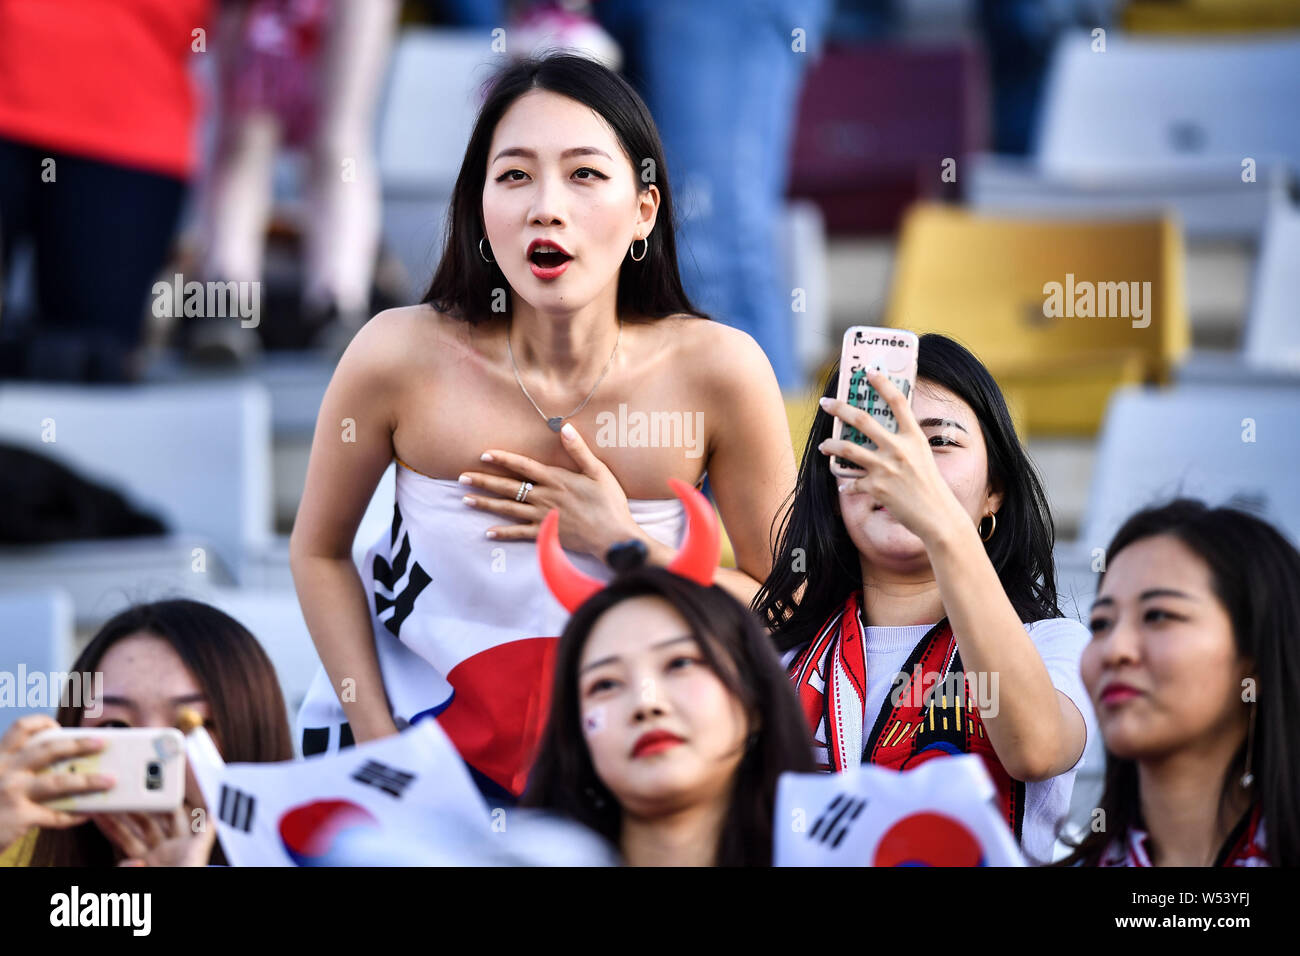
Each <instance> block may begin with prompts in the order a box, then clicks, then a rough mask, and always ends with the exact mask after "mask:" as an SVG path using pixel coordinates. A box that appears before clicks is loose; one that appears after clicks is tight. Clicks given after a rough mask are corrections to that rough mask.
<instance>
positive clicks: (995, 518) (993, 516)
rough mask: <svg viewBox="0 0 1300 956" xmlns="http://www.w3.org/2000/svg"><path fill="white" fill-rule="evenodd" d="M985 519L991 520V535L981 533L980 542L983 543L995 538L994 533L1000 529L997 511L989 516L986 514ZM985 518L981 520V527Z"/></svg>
mask: <svg viewBox="0 0 1300 956" xmlns="http://www.w3.org/2000/svg"><path fill="white" fill-rule="evenodd" d="M984 518H988V519H989V533H988V534H984V533H983V532H982V531H981V532H980V540H981V541H984V542H987V541H988V540H989V539H990V538H992V537H993V532H994V531H996V530H997V529H998V513H997V512H996V511H990V512H989V513H988V514H986V515H985V516H984ZM984 518H980V525H981V526H982V525H983V524H984Z"/></svg>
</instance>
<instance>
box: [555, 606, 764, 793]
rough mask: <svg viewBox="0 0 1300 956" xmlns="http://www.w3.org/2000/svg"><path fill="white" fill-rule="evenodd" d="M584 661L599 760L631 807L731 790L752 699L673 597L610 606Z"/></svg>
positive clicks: (582, 676)
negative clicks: (728, 681) (738, 693)
mask: <svg viewBox="0 0 1300 956" xmlns="http://www.w3.org/2000/svg"><path fill="white" fill-rule="evenodd" d="M578 668H579V670H578V704H579V712H580V714H581V717H582V727H583V733H584V735H585V737H586V740H587V747H588V749H589V752H590V753H591V760H592V764H593V765H594V767H595V770H596V775H597V776H598V777H599V778H600V780H601V782H603V783H604V784H605V786H606V787H607V788H608V789H609V791H610V792H611V793H612V794H614V796H615V798H616V799H617V800H618V802H619V805H620V806H621V807H622V808H623V810H624V812H625V813H629V814H632V815H634V816H638V817H654V816H659V815H662V814H665V813H671V812H674V811H676V810H680V809H683V808H686V807H692V806H697V805H699V804H701V803H707V802H712V801H716V800H725V799H729V796H730V793H731V784H732V781H733V778H734V777H735V773H736V769H737V767H738V766H739V765H740V760H741V758H742V757H743V756H744V749H745V741H746V738H747V736H748V733H749V730H748V721H747V719H746V716H745V712H744V708H743V706H742V705H741V703H740V701H739V700H738V699H737V698H736V697H735V696H734V695H733V694H732V693H731V692H730V691H729V690H728V689H727V688H726V686H725V685H724V684H723V683H722V681H721V680H719V678H718V676H717V674H716V673H714V671H713V669H712V668H711V667H710V666H709V664H708V662H707V660H706V658H705V657H704V653H703V652H702V651H701V650H700V647H699V645H698V644H697V643H696V642H695V639H694V638H693V637H691V633H690V628H689V626H688V625H687V623H686V621H685V619H684V618H682V616H681V615H680V614H679V613H678V612H677V611H676V610H675V609H674V608H673V607H672V606H671V605H670V604H668V602H667V601H665V600H663V599H662V598H660V597H656V596H653V595H646V596H642V597H635V598H629V599H627V600H625V601H621V602H619V603H618V604H616V605H614V606H613V607H612V608H610V609H609V610H607V611H606V612H605V613H604V614H602V615H601V616H600V618H599V619H598V620H597V621H596V624H595V626H594V627H593V628H592V631H591V634H590V635H589V637H588V638H587V644H586V647H585V648H584V649H583V652H582V657H581V659H580V661H579V664H578Z"/></svg>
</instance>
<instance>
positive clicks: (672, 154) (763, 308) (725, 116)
mask: <svg viewBox="0 0 1300 956" xmlns="http://www.w3.org/2000/svg"><path fill="white" fill-rule="evenodd" d="M595 11H596V15H597V16H598V17H599V18H600V20H601V22H602V23H603V24H604V25H605V27H606V29H608V30H609V31H610V32H611V33H612V34H613V35H614V37H615V39H617V40H618V41H619V42H620V43H621V44H622V46H623V51H624V54H625V56H626V62H627V68H626V70H625V73H626V75H627V76H628V79H629V81H630V82H631V83H632V84H633V85H634V86H636V87H637V88H638V91H639V92H640V93H641V94H642V96H643V97H644V98H645V100H646V104H647V105H648V106H649V107H650V111H651V112H652V113H653V114H654V117H655V121H656V122H657V123H658V124H659V128H660V130H662V132H663V137H664V146H665V149H666V151H667V159H668V164H669V166H670V167H671V168H672V169H673V174H674V176H675V177H676V180H677V182H676V185H677V186H678V188H679V189H680V190H681V195H682V205H681V209H682V223H681V236H682V254H681V269H682V278H683V280H684V281H685V283H686V289H687V292H688V293H689V294H690V296H691V298H692V299H693V300H694V301H695V302H696V304H697V305H699V306H700V307H701V308H702V309H704V310H705V311H706V312H708V313H709V314H710V315H713V316H714V317H715V318H718V319H720V320H722V321H723V322H726V323H727V324H729V325H733V326H735V327H737V328H740V329H743V330H745V331H746V332H748V333H749V334H750V335H752V336H753V337H754V338H755V339H756V340H757V341H758V344H759V345H760V346H762V348H763V351H765V352H766V353H767V357H768V359H769V360H770V361H771V363H772V367H773V368H774V369H775V371H776V375H777V379H778V381H779V382H780V383H781V385H782V387H789V386H793V385H797V384H800V383H801V381H802V377H801V375H800V373H799V369H798V367H797V363H796V361H795V348H794V335H793V324H792V322H793V320H792V312H791V310H790V290H789V289H786V288H784V287H783V286H784V282H783V277H782V275H781V260H780V257H779V255H778V251H777V249H778V246H777V232H776V230H777V226H778V223H779V222H780V218H781V212H782V206H783V203H784V195H785V186H786V178H787V172H788V166H789V154H790V142H791V134H792V130H793V129H794V114H795V108H796V104H797V103H798V96H799V85H800V82H801V81H802V78H803V73H804V70H805V69H806V68H807V66H808V65H809V63H811V62H812V60H813V58H814V57H815V56H816V55H817V53H818V51H819V50H820V48H821V43H822V35H823V28H824V25H825V23H826V20H827V18H828V16H829V14H830V0H714V2H710V3H698V2H694V0H654V2H651V0H599V2H597V3H596V4H595Z"/></svg>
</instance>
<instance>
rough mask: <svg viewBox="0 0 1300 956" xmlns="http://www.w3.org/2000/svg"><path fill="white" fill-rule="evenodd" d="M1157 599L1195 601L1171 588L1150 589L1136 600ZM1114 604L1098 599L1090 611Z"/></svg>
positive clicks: (1111, 601)
mask: <svg viewBox="0 0 1300 956" xmlns="http://www.w3.org/2000/svg"><path fill="white" fill-rule="evenodd" d="M1158 597H1173V598H1182V599H1183V600H1184V601H1195V600H1196V598H1194V597H1193V596H1192V595H1190V594H1186V593H1184V592H1183V591H1175V590H1174V589H1173V588H1151V589H1149V590H1146V591H1143V592H1142V593H1141V594H1139V595H1138V600H1139V601H1149V600H1151V599H1152V598H1158ZM1114 603H1115V599H1114V598H1108V597H1104V598H1099V599H1098V600H1096V601H1094V602H1093V605H1092V609H1093V610H1094V611H1095V610H1097V608H1099V607H1101V606H1102V605H1103V604H1104V605H1107V606H1111V605H1113V604H1114Z"/></svg>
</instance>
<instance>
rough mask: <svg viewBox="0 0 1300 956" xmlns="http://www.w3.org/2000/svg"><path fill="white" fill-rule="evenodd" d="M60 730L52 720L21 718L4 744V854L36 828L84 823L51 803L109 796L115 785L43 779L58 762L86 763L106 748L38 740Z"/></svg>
mask: <svg viewBox="0 0 1300 956" xmlns="http://www.w3.org/2000/svg"><path fill="white" fill-rule="evenodd" d="M58 727H59V725H58V724H57V723H55V722H54V720H53V719H51V718H49V717H45V716H32V717H23V718H21V719H19V720H17V721H15V722H14V724H13V726H11V727H10V728H9V729H8V731H6V732H5V735H4V737H3V738H0V851H3V850H4V849H6V848H7V847H9V846H10V845H12V844H13V843H14V842H15V841H16V840H18V839H19V838H20V837H22V836H23V834H25V833H26V832H27V831H28V830H30V829H32V828H33V827H45V828H51V829H62V828H64V827H73V826H78V825H79V824H82V823H84V822H85V820H86V818H85V817H84V816H80V815H78V814H74V813H69V812H67V811H66V810H59V809H55V808H54V807H52V806H50V803H49V802H48V801H51V800H56V799H59V798H66V797H68V796H69V795H72V794H78V793H87V792H92V791H96V790H106V789H108V788H109V787H111V786H112V785H113V783H114V780H113V778H112V776H111V775H103V774H94V773H92V774H86V773H79V772H78V773H61V774H49V773H42V771H44V770H46V769H47V768H48V767H49V766H50V765H52V764H55V763H56V762H58V761H63V760H67V759H68V758H73V759H83V758H86V757H88V756H91V755H93V754H95V753H97V752H98V751H99V750H100V749H102V747H103V743H102V742H101V741H100V740H98V739H95V738H92V737H89V736H88V735H86V734H78V735H77V736H74V737H63V738H60V739H58V740H54V741H50V740H38V739H36V738H37V736H38V735H39V734H40V732H41V731H46V730H52V729H58Z"/></svg>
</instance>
